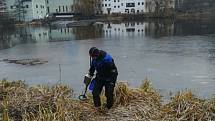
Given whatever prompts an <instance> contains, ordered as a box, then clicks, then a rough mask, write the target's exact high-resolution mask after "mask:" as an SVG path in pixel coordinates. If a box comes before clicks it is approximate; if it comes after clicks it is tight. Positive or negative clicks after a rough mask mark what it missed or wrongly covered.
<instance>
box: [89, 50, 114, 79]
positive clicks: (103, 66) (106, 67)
mask: <svg viewBox="0 0 215 121" xmlns="http://www.w3.org/2000/svg"><path fill="white" fill-rule="evenodd" d="M95 70H96V77H97V78H100V79H104V80H108V79H111V80H115V79H116V78H117V75H118V71H117V68H116V66H115V63H114V60H113V58H112V57H111V56H110V55H109V54H108V53H106V52H105V51H103V50H100V53H99V56H98V58H97V59H93V60H92V61H91V66H90V70H89V72H90V75H91V76H93V75H94V72H95Z"/></svg>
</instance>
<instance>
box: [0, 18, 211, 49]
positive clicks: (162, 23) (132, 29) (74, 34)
mask: <svg viewBox="0 0 215 121" xmlns="http://www.w3.org/2000/svg"><path fill="white" fill-rule="evenodd" d="M1 31H4V30H2V29H1ZM206 34H207V35H208V34H215V23H214V22H213V21H212V22H210V21H209V22H201V21H196V22H195V21H192V22H190V21H171V20H151V21H145V22H144V21H141V22H132V21H130V22H122V23H115V22H109V23H107V22H106V23H101V22H97V23H95V24H94V25H92V26H84V27H73V28H53V27H31V26H29V27H24V28H16V29H15V30H8V31H7V32H1V34H0V37H1V45H0V49H5V48H10V47H12V46H14V45H16V44H19V43H20V44H21V43H35V42H57V41H69V40H83V39H93V38H104V37H126V36H130V37H132V36H146V37H153V38H154V37H155V38H159V37H164V36H185V35H206Z"/></svg>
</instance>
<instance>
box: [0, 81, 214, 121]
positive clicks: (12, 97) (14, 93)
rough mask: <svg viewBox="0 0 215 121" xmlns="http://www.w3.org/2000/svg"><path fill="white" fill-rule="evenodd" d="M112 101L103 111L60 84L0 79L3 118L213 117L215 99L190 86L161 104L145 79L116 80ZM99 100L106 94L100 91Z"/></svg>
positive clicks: (132, 120)
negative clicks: (132, 83)
mask: <svg viewBox="0 0 215 121" xmlns="http://www.w3.org/2000/svg"><path fill="white" fill-rule="evenodd" d="M114 93H115V104H114V106H113V108H112V109H110V110H109V111H107V112H105V113H99V112H97V111H96V110H95V109H94V106H93V102H92V96H91V95H90V94H88V97H89V99H88V100H86V101H79V100H77V99H76V98H74V95H73V90H72V89H71V88H70V87H69V86H67V85H63V84H58V85H53V86H44V85H38V86H34V87H28V86H27V85H26V84H25V83H24V82H23V81H6V80H2V81H0V114H1V115H0V118H1V120H3V121H9V120H10V121H110V120H112V121H121V120H123V121H162V120H163V121H188V120H193V121H208V120H215V99H214V98H212V99H208V100H206V99H200V98H198V97H196V96H194V95H193V94H192V92H191V91H190V90H186V91H182V92H178V93H177V94H176V95H175V96H173V97H172V98H171V100H170V101H169V102H168V103H166V104H162V100H161V96H160V95H159V93H158V92H157V91H156V90H155V89H154V88H153V87H152V86H151V84H150V81H149V80H147V79H146V80H144V82H143V84H142V85H141V86H140V88H136V89H135V88H133V89H132V88H129V87H128V85H127V84H126V83H122V82H119V83H117V85H116V89H115V92H114ZM101 97H102V103H104V102H105V96H104V95H102V96H101Z"/></svg>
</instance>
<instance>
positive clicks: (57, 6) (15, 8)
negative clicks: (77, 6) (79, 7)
mask: <svg viewBox="0 0 215 121" xmlns="http://www.w3.org/2000/svg"><path fill="white" fill-rule="evenodd" d="M72 5H73V0H6V11H7V12H8V13H10V15H11V16H13V17H15V18H16V19H17V20H19V21H32V20H38V19H44V18H45V17H46V16H47V15H48V14H52V13H70V12H72V7H71V6H72Z"/></svg>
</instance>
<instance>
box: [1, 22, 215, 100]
mask: <svg viewBox="0 0 215 121" xmlns="http://www.w3.org/2000/svg"><path fill="white" fill-rule="evenodd" d="M0 38H1V40H0V49H1V50H0V60H3V59H29V58H30V59H31V58H40V59H44V60H47V61H48V63H46V64H42V65H35V66H30V65H17V64H12V63H5V62H3V61H2V62H0V68H1V71H0V78H2V79H3V78H6V79H8V80H25V81H26V83H27V84H29V85H38V84H45V85H49V84H56V83H59V82H62V83H65V84H68V85H70V86H72V88H73V89H74V91H75V92H76V93H79V92H80V91H81V90H82V89H83V88H84V85H83V83H82V82H83V77H84V75H85V74H86V73H87V72H88V69H89V56H88V50H89V48H90V47H92V46H96V47H98V48H100V49H103V50H105V51H107V52H109V53H110V54H111V55H112V56H113V58H114V59H115V63H116V65H117V67H118V70H119V76H118V80H119V81H125V82H127V83H128V84H129V85H130V86H132V87H138V86H140V85H141V84H142V81H143V80H144V79H145V78H148V79H149V80H150V81H151V83H152V85H153V86H154V87H155V88H156V89H158V90H159V91H160V92H161V93H162V94H163V95H168V94H169V92H177V91H179V90H185V89H191V90H192V91H193V92H194V93H195V94H196V95H198V96H200V97H211V96H212V95H213V94H214V93H215V86H214V85H215V73H214V72H215V23H214V22H199V21H198V22H190V21H183V22H181V21H164V20H163V21H161V20H155V21H138V22H137V21H136V22H135V21H130V22H120V23H119V22H97V23H95V24H93V25H90V26H85V27H71V28H67V27H66V28H65V27H44V26H40V27H33V26H27V27H19V28H16V29H15V30H10V31H5V30H1V34H0Z"/></svg>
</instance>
